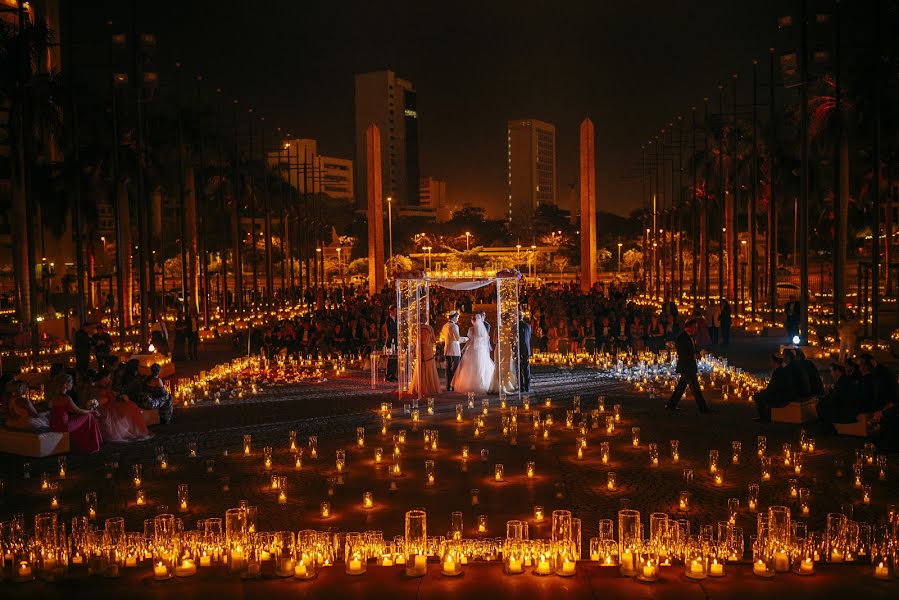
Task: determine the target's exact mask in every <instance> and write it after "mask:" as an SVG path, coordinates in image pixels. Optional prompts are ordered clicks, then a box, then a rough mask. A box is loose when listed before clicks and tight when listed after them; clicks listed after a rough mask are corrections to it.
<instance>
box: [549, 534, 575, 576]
mask: <svg viewBox="0 0 899 600" xmlns="http://www.w3.org/2000/svg"><path fill="white" fill-rule="evenodd" d="M554 549H555V573H556V575H559V576H561V577H573V576H574V575H575V570H576V566H577V559H578V557H577V551H576V545H575V543H574V542H573V541H571V540H559V541H557V542H555V545H554Z"/></svg>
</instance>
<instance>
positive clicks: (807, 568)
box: [799, 558, 815, 574]
mask: <svg viewBox="0 0 899 600" xmlns="http://www.w3.org/2000/svg"><path fill="white" fill-rule="evenodd" d="M814 570H815V563H814V561H813V560H812V559H810V558H805V559H803V560H802V562H801V563H799V572H800V573H806V574H808V573H812V572H813V571H814Z"/></svg>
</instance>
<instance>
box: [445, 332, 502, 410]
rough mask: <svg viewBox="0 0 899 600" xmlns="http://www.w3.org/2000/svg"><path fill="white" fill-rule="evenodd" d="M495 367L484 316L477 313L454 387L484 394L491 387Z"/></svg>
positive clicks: (462, 390) (455, 377)
mask: <svg viewBox="0 0 899 600" xmlns="http://www.w3.org/2000/svg"><path fill="white" fill-rule="evenodd" d="M495 368H496V367H495V365H494V364H493V359H492V358H491V357H490V337H489V336H488V335H487V328H486V327H484V318H483V317H482V316H481V315H475V316H474V317H472V319H471V327H469V328H468V343H466V344H465V349H464V350H463V351H462V360H461V361H460V362H459V369H458V370H457V371H456V375H455V376H454V377H453V389H454V390H455V391H457V392H460V393H463V394H465V393H468V392H474V393H476V394H483V393H485V392H487V391H488V390H489V389H490V384H491V383H492V382H493V371H494V369H495Z"/></svg>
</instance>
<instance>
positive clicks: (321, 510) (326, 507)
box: [318, 502, 331, 519]
mask: <svg viewBox="0 0 899 600" xmlns="http://www.w3.org/2000/svg"><path fill="white" fill-rule="evenodd" d="M318 514H319V516H320V517H321V518H322V519H330V518H331V503H330V502H322V503H321V504H319V505H318Z"/></svg>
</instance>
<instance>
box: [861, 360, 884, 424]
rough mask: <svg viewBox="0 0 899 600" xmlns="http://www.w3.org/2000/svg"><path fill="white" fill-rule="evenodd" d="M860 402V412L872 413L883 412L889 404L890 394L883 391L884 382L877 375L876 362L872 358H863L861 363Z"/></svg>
mask: <svg viewBox="0 0 899 600" xmlns="http://www.w3.org/2000/svg"><path fill="white" fill-rule="evenodd" d="M859 372H860V373H861V379H860V380H859V386H858V389H859V401H858V412H860V413H872V412H875V411H879V410H883V408H884V406H886V404H887V397H888V394H887V393H885V390H884V389H883V387H884V383H883V380H882V379H881V378H879V377H877V374H876V373H875V366H874V361H873V360H872V359H870V358H862V359H861V361H859Z"/></svg>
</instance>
